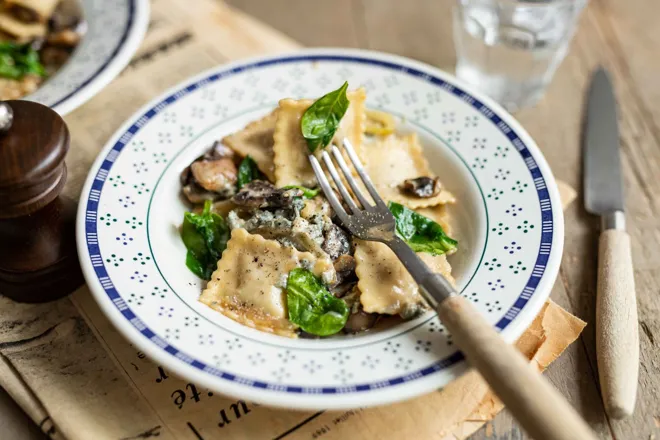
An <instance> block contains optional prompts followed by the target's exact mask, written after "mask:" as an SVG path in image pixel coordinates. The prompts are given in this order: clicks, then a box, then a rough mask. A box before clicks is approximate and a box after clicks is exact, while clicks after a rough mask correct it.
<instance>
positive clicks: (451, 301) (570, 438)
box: [309, 139, 596, 440]
mask: <svg viewBox="0 0 660 440" xmlns="http://www.w3.org/2000/svg"><path fill="white" fill-rule="evenodd" d="M343 147H344V150H345V151H346V153H347V154H348V158H349V159H350V161H351V162H352V164H353V167H354V168H355V171H357V174H358V175H359V176H360V179H361V180H362V184H363V185H364V188H366V190H367V192H368V193H369V196H370V197H371V199H372V201H373V203H372V202H371V201H369V200H368V199H367V198H366V196H365V195H364V194H363V192H362V190H361V189H360V188H359V186H358V184H357V182H356V179H355V178H354V177H353V173H352V171H351V169H350V168H349V167H348V165H347V163H346V161H345V160H344V157H343V156H342V153H341V151H340V149H339V148H338V147H336V146H335V145H332V146H331V147H330V148H329V149H330V151H331V152H332V157H333V158H334V161H335V162H336V163H337V165H339V169H341V175H340V173H339V171H338V170H337V168H336V167H335V165H334V162H333V159H332V158H331V157H330V154H328V152H327V149H326V150H324V151H323V152H322V153H321V158H322V160H323V163H324V164H325V167H326V169H327V170H328V172H329V173H330V176H331V178H332V180H333V181H334V183H335V186H336V188H337V190H338V191H339V194H337V193H335V191H334V190H333V188H332V186H331V185H330V182H329V181H328V178H327V177H326V175H325V172H324V171H323V168H322V167H321V164H320V162H319V160H318V159H317V158H316V157H315V156H314V155H313V154H310V155H309V160H310V162H311V165H312V168H313V169H314V173H315V174H316V178H317V180H318V182H319V185H320V186H321V189H322V190H323V193H324V194H325V196H326V198H327V199H328V201H329V202H330V205H331V206H332V209H333V210H334V212H335V214H336V215H337V217H338V218H339V220H340V221H341V223H342V224H343V225H344V227H346V229H348V230H349V231H350V232H351V233H352V234H353V235H354V236H356V237H358V238H360V239H362V240H369V241H377V242H381V243H384V244H386V245H387V246H388V247H389V248H390V249H392V251H393V252H394V253H395V254H396V256H397V257H398V258H399V259H400V260H401V262H402V263H403V265H404V266H405V267H406V269H407V270H408V272H409V273H410V275H411V276H412V277H413V279H414V280H415V282H416V283H417V284H418V286H419V291H420V294H421V296H422V297H423V298H424V300H425V301H426V302H427V303H428V305H429V306H430V307H432V308H433V309H434V310H436V311H437V313H438V316H439V317H440V320H441V321H442V323H443V324H444V325H445V327H447V329H448V330H449V332H451V333H452V335H453V337H454V341H455V342H456V345H457V346H458V347H459V348H460V349H461V351H462V352H463V354H464V355H465V357H466V359H467V360H468V362H469V363H470V364H471V365H472V366H474V367H475V368H476V369H477V370H478V371H479V373H481V375H482V376H483V377H484V379H485V380H486V381H487V382H488V384H489V385H490V386H491V388H492V389H493V390H494V391H495V393H496V394H497V396H498V397H499V398H500V399H501V400H502V401H503V402H504V403H505V405H506V406H507V407H508V408H509V411H511V413H512V414H513V416H514V417H515V418H516V419H517V420H518V421H519V422H520V424H521V425H522V426H523V428H525V430H526V431H527V432H528V433H529V434H530V435H531V436H532V437H533V438H535V439H537V440H575V439H595V438H596V437H595V436H594V434H593V432H592V431H591V429H590V428H589V427H588V426H587V424H586V423H585V421H584V420H582V418H581V417H580V416H579V415H578V414H577V412H575V410H574V409H573V407H572V406H571V405H570V404H569V403H568V402H566V400H564V398H563V397H562V396H561V394H559V392H557V390H556V389H555V388H554V387H552V386H551V385H550V384H549V383H548V382H547V381H546V380H545V379H544V378H543V377H542V376H541V374H540V373H539V372H538V371H536V369H535V368H534V367H532V366H531V365H530V364H529V362H528V361H527V360H526V359H525V358H524V357H523V356H522V354H520V352H518V351H517V350H516V349H515V348H514V347H513V346H512V345H509V344H508V343H506V342H505V341H504V339H502V338H501V337H500V335H499V334H498V333H497V331H496V330H495V329H494V328H493V327H492V326H491V325H490V324H489V323H488V322H487V321H486V320H485V319H484V318H483V317H482V316H481V315H480V314H479V312H477V310H476V309H475V308H474V307H472V305H471V304H470V303H469V302H468V301H467V300H466V299H465V298H463V297H462V296H460V295H459V293H458V292H457V291H456V289H455V288H454V287H453V286H452V285H451V283H449V281H447V279H446V278H445V277H443V276H442V275H440V274H437V273H433V272H432V271H431V270H430V269H429V268H428V267H427V266H426V264H424V262H423V261H422V260H421V259H420V258H419V256H417V254H416V253H415V252H414V251H413V250H412V249H411V248H410V247H409V246H408V245H407V244H406V242H405V241H403V240H402V239H401V238H399V237H398V236H397V234H396V232H395V226H396V223H395V219H394V216H393V215H392V213H391V212H390V210H389V209H388V207H387V205H386V204H385V202H384V201H383V199H381V198H380V196H379V195H378V192H377V191H376V189H375V187H374V185H373V183H372V182H371V179H370V178H369V176H368V175H367V173H366V172H365V170H364V167H363V166H362V164H361V163H360V160H359V159H358V157H357V155H356V153H355V150H354V149H353V146H352V145H351V144H350V142H349V141H348V139H344V141H343ZM342 178H343V180H342ZM344 181H346V182H347V183H348V185H349V186H350V188H351V191H352V193H353V195H354V196H353V195H351V193H349V191H348V189H347V188H346V185H345V184H344ZM340 198H341V200H340ZM342 201H343V204H342ZM344 205H345V207H344Z"/></svg>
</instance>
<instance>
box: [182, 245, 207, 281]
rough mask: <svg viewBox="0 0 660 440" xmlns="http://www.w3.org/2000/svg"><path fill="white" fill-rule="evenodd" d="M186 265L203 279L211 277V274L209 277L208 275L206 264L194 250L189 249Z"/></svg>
mask: <svg viewBox="0 0 660 440" xmlns="http://www.w3.org/2000/svg"><path fill="white" fill-rule="evenodd" d="M186 267H187V268H188V269H190V271H191V272H192V273H194V274H195V275H197V276H198V277H199V278H202V279H210V278H211V276H210V275H209V276H208V278H207V276H206V268H205V267H204V265H203V264H202V263H201V262H200V261H199V260H198V259H197V257H195V255H193V253H192V252H190V251H188V252H187V253H186Z"/></svg>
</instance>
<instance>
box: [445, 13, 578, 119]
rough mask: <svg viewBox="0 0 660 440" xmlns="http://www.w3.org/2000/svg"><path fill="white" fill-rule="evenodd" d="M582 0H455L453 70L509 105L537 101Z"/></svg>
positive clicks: (563, 51)
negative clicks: (455, 58)
mask: <svg viewBox="0 0 660 440" xmlns="http://www.w3.org/2000/svg"><path fill="white" fill-rule="evenodd" d="M584 3H585V1H583V0H573V1H571V0H562V1H537V2H529V1H526V2H519V1H514V0H459V1H458V4H457V6H456V8H455V10H454V40H455V43H456V55H457V65H456V75H457V76H458V77H459V78H460V79H462V80H464V81H466V82H468V83H469V84H472V85H474V86H476V87H477V88H479V89H480V90H481V91H483V92H485V93H486V94H487V95H489V96H491V97H492V98H494V99H495V100H496V101H498V102H499V103H500V104H502V105H503V106H504V107H505V108H506V109H507V110H509V111H516V110H518V109H520V108H522V107H527V106H530V105H533V104H534V103H536V101H537V100H538V99H539V98H540V97H541V96H542V95H543V91H544V89H545V87H546V86H547V85H548V83H549V82H550V81H551V79H552V76H553V74H554V72H555V70H556V69H557V67H558V66H559V64H560V63H561V61H562V60H563V58H564V56H565V54H566V51H567V48H568V45H569V43H570V39H571V37H572V35H573V32H574V29H575V23H576V20H577V17H578V15H579V12H580V10H581V9H582V7H583V6H584Z"/></svg>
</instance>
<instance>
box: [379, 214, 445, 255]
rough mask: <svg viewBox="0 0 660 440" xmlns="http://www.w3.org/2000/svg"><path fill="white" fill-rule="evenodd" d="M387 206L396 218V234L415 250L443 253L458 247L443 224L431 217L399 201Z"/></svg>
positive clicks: (432, 253) (435, 253)
mask: <svg viewBox="0 0 660 440" xmlns="http://www.w3.org/2000/svg"><path fill="white" fill-rule="evenodd" d="M387 207H388V208H389V209H390V211H391V212H392V214H393V215H394V218H395V220H396V235H398V236H399V237H400V238H401V239H403V240H405V242H406V243H408V245H409V246H410V247H411V248H412V249H413V250H414V251H415V252H426V253H429V254H431V255H441V254H444V253H446V252H452V251H454V250H456V248H457V247H458V242H457V241H456V240H454V239H452V238H450V237H448V236H447V234H445V231H444V230H443V229H442V226H440V225H439V224H437V223H436V222H434V221H433V220H431V219H430V218H427V217H424V216H423V215H420V214H417V213H416V212H415V211H413V210H411V209H408V208H406V207H405V206H403V205H400V204H398V203H394V202H390V203H389V204H388V205H387Z"/></svg>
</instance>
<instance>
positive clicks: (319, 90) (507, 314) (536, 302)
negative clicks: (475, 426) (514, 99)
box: [78, 49, 563, 409]
mask: <svg viewBox="0 0 660 440" xmlns="http://www.w3.org/2000/svg"><path fill="white" fill-rule="evenodd" d="M344 80H348V81H349V83H350V85H351V87H352V88H354V87H358V86H360V85H362V86H364V87H365V88H366V89H367V93H368V100H367V104H368V106H370V107H373V108H380V109H383V110H385V111H388V112H392V113H394V114H396V115H399V116H400V117H401V120H402V123H401V129H402V130H404V131H405V130H414V131H416V132H418V133H419V134H420V137H421V139H422V142H423V144H424V148H425V152H426V154H427V156H428V157H429V160H430V162H431V166H432V168H433V169H434V171H435V172H437V173H438V174H439V175H440V176H441V179H442V180H443V183H444V184H445V185H446V186H447V187H448V188H449V189H450V190H451V191H453V192H455V193H456V195H457V197H458V199H459V203H458V204H457V206H456V208H455V210H454V211H453V215H454V217H455V219H456V220H455V222H454V223H455V224H456V227H457V232H456V235H457V238H458V239H459V242H460V251H459V253H458V254H456V255H455V256H453V257H452V258H451V260H450V261H451V262H452V264H453V266H454V268H455V273H456V275H457V279H458V284H459V287H460V289H461V292H462V295H464V296H466V297H467V298H469V299H470V300H472V301H473V302H474V304H475V306H476V307H477V308H478V309H479V310H480V311H481V312H482V313H483V314H484V315H485V316H486V318H487V319H488V320H489V322H491V323H492V324H493V325H494V326H496V327H497V328H498V329H500V330H501V331H502V335H503V337H504V338H505V339H507V340H508V341H513V340H515V339H516V338H517V337H518V336H519V335H520V334H521V333H522V332H523V331H524V329H525V328H526V327H527V326H528V325H529V324H530V323H531V321H532V320H533V319H534V317H535V316H536V314H537V313H538V311H539V309H540V307H541V306H542V305H543V303H544V302H545V300H546V299H547V298H548V296H549V293H550V289H551V287H552V284H553V282H554V279H555V277H556V275H557V272H558V269H559V262H560V258H561V250H562V249H561V248H562V244H563V243H562V240H563V218H562V212H561V205H560V200H559V195H558V192H557V189H556V185H555V182H554V178H553V177H552V174H551V173H550V170H549V168H548V166H547V164H546V162H545V160H544V159H543V157H542V155H541V153H540V152H539V150H538V148H537V147H536V145H535V144H534V142H533V141H532V140H531V138H530V137H529V136H528V135H527V133H525V132H524V130H523V129H522V128H521V127H520V126H519V125H518V124H517V123H516V122H515V120H514V119H513V118H512V117H511V116H509V115H508V114H507V113H506V112H505V111H504V110H502V109H501V108H500V107H498V106H497V105H496V104H495V103H493V102H492V101H490V100H488V99H487V98H485V97H482V96H480V95H478V94H472V93H471V92H468V91H467V90H466V88H465V86H463V85H461V84H460V83H458V82H457V81H456V80H455V79H454V78H452V77H450V76H449V75H447V74H445V73H442V72H440V71H438V70H437V69H434V68H432V67H430V66H427V65H424V64H421V63H418V62H414V61H411V60H408V59H404V58H400V57H395V56H391V55H386V54H380V53H374V52H368V51H355V50H345V49H324V50H307V51H303V52H297V53H295V54H291V55H286V56H279V57H269V58H259V59H253V60H248V61H244V62H241V63H237V64H231V65H228V66H222V67H220V68H218V69H214V70H213V71H210V72H206V73H203V74H201V75H199V76H197V77H196V78H193V79H191V80H190V81H188V82H187V83H185V84H183V85H181V86H177V87H175V88H174V89H172V90H170V91H168V92H166V93H165V94H164V95H163V96H162V97H160V98H158V99H156V100H155V101H153V102H152V103H150V104H148V105H147V106H145V107H144V108H143V109H141V110H140V111H138V112H137V114H136V115H135V116H134V117H132V118H131V119H130V120H129V121H128V122H127V123H126V125H125V126H124V127H123V128H121V129H120V130H119V131H118V132H117V134H116V135H115V136H114V138H113V139H112V140H111V141H110V142H109V143H108V145H106V147H105V148H104V150H103V151H102V152H101V154H100V155H99V158H98V159H97V161H96V163H95V164H94V166H93V167H92V169H91V172H90V174H89V177H88V179H87V182H86V185H85V188H84V189H83V197H82V199H81V202H80V208H79V215H78V246H79V253H80V259H81V264H82V267H83V270H84V273H85V276H86V278H87V281H88V283H89V285H90V289H91V291H92V292H93V294H94V296H95V298H96V299H97V301H98V302H99V304H100V306H101V308H102V309H103V311H104V312H105V313H106V314H107V315H108V316H109V318H110V319H111V321H112V322H113V323H114V324H115V325H116V326H117V327H118V328H119V329H120V331H122V332H123V333H124V335H126V337H128V338H129V339H130V340H131V341H132V342H134V343H135V344H136V345H137V346H138V347H140V348H141V349H142V350H143V351H145V352H146V353H147V354H148V355H149V356H151V357H152V358H154V359H156V360H157V361H158V362H160V363H162V364H163V365H166V366H167V367H168V368H169V369H171V370H174V371H175V372H176V373H178V374H179V375H182V376H184V377H186V378H188V379H190V380H192V381H195V382H197V383H199V384H202V385H204V386H207V387H209V388H212V389H214V390H217V391H219V392H222V393H225V394H229V395H233V396H238V397H240V398H243V399H246V400H252V401H256V402H260V403H265V404H269V405H275V406H283V407H293V408H305V409H311V408H328V409H337V408H350V407H360V406H367V405H375V404H383V403H388V402H393V401H397V400H402V399H405V398H408V397H412V396H415V395H418V394H421V393H424V392H429V391H432V390H434V389H437V388H438V387H442V386H443V385H445V384H446V383H448V382H449V381H451V380H452V379H454V378H455V377H457V376H458V375H459V374H460V373H461V372H462V371H464V369H465V368H466V366H465V363H464V361H463V357H462V355H461V354H460V353H459V352H457V351H456V348H455V347H454V346H453V343H452V341H451V336H450V335H447V333H446V331H445V330H444V328H443V327H442V326H441V325H440V323H439V322H438V321H437V319H436V318H435V317H434V314H432V313H428V314H426V315H424V316H421V317H419V318H417V319H415V320H412V321H409V322H406V323H404V324H401V325H399V326H396V327H392V328H388V329H384V330H381V331H377V332H371V333H367V334H365V335H360V336H357V337H337V338H330V339H325V340H319V341H312V340H289V339H286V338H281V337H278V336H274V335H269V334H265V333H261V332H258V331H256V330H253V329H250V328H247V327H244V326H242V325H240V324H238V323H235V322H234V321H232V320H230V319H228V318H226V317H224V316H223V315H221V314H219V313H217V312H214V311H213V310H211V309H209V308H208V307H206V306H205V305H203V304H201V303H199V302H198V301H197V297H198V296H199V293H200V289H201V285H200V281H199V280H198V279H196V278H195V277H194V275H192V274H191V273H190V272H189V271H188V270H187V269H186V267H185V265H184V257H185V248H184V246H183V244H182V243H181V242H180V239H179V237H178V231H177V227H178V225H179V224H180V222H181V219H182V214H183V212H184V210H185V204H184V203H183V201H182V200H181V199H180V197H179V194H178V192H179V183H178V174H179V172H180V171H181V170H182V169H183V168H184V167H185V166H186V165H187V164H188V163H189V162H190V161H191V160H192V159H194V158H195V157H196V156H198V155H199V154H200V153H201V152H202V151H204V150H205V149H206V148H208V147H209V146H210V144H211V143H212V142H213V141H214V140H216V139H218V138H220V137H222V136H223V135H225V134H228V133H230V132H232V131H234V130H236V129H239V128H241V127H242V126H244V125H245V124H246V123H247V122H249V121H251V120H253V119H254V118H256V117H258V116H260V115H262V114H265V113H266V112H268V111H269V110H270V109H272V108H273V107H274V106H275V105H276V103H277V100H278V99H280V98H283V97H310V96H312V97H314V96H320V95H321V94H323V93H326V92H327V91H328V90H331V89H334V88H336V87H338V86H339V85H340V84H341V82H343V81H344Z"/></svg>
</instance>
